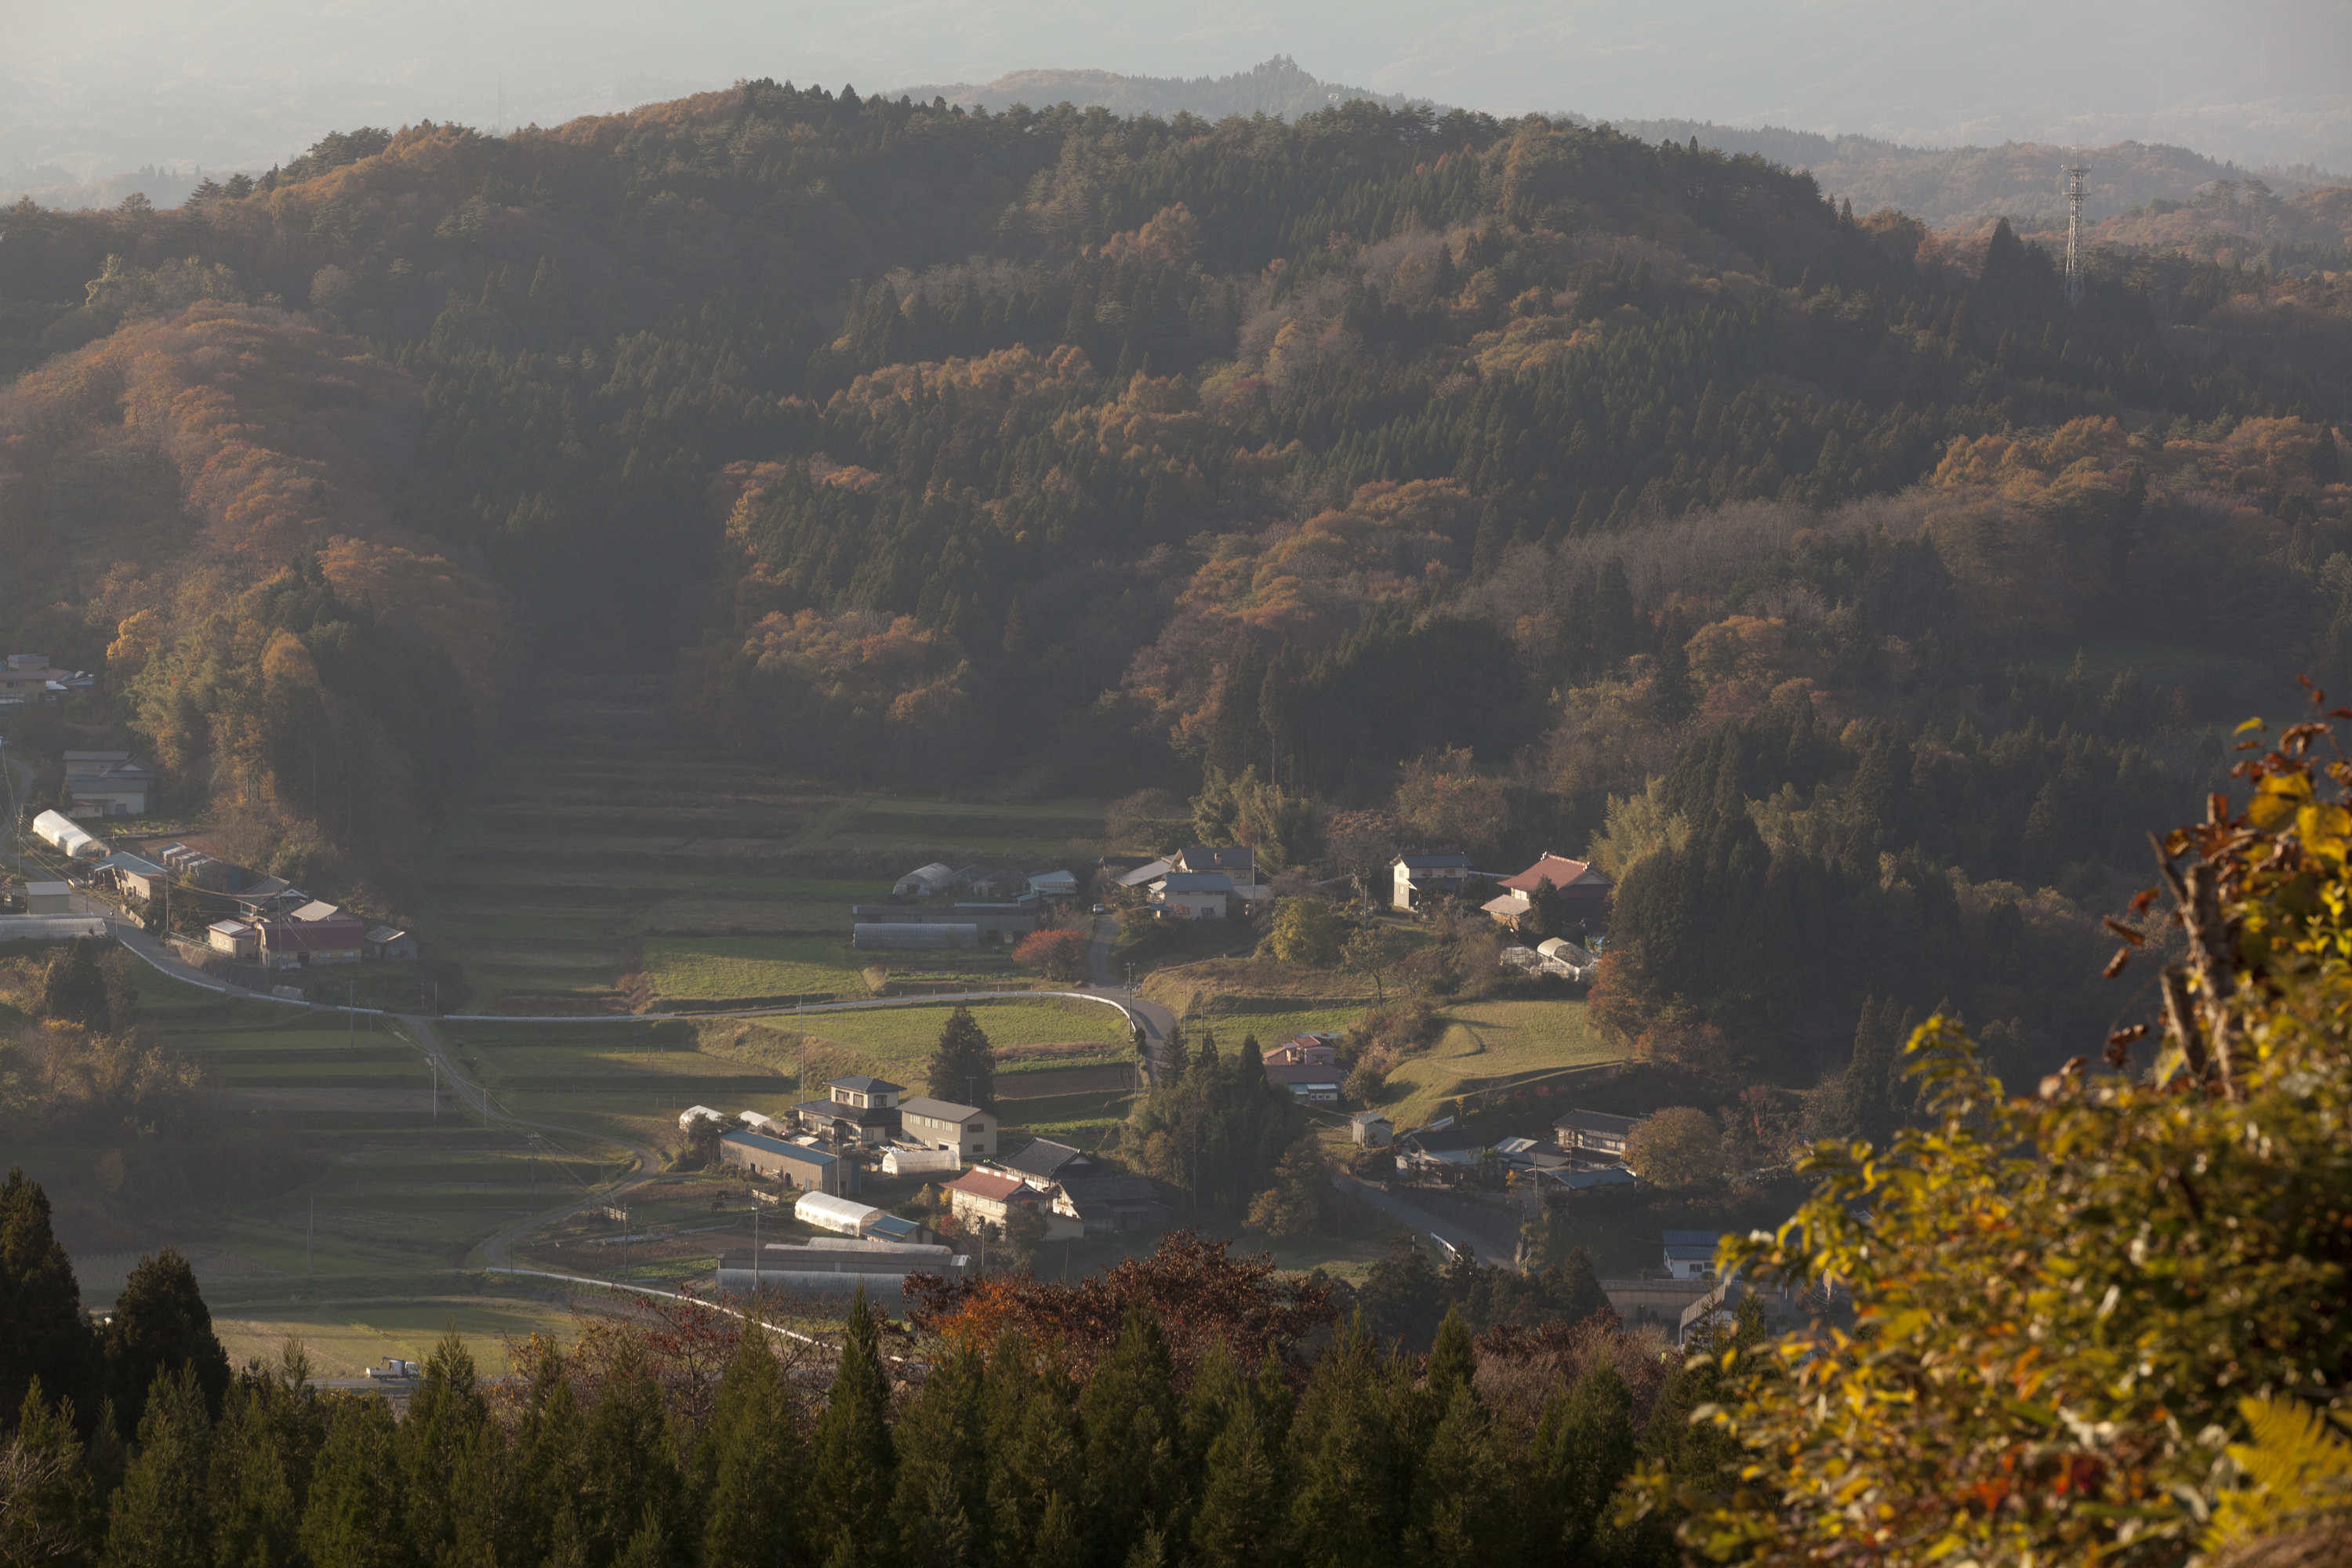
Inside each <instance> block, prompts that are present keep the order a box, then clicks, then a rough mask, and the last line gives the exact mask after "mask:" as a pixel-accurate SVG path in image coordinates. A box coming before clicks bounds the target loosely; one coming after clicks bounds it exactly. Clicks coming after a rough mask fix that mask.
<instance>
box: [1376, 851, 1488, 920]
mask: <svg viewBox="0 0 2352 1568" xmlns="http://www.w3.org/2000/svg"><path fill="white" fill-rule="evenodd" d="M1469 879H1470V857H1469V856H1467V855H1465V854H1463V853H1462V852H1461V851H1459V850H1452V849H1449V850H1444V851H1440V852H1437V853H1434V854H1428V855H1400V856H1398V857H1397V858H1396V859H1395V860H1393V861H1392V862H1391V863H1390V866H1389V902H1390V904H1391V905H1392V906H1393V907H1395V908H1397V909H1400V910H1417V909H1421V908H1423V907H1424V906H1426V905H1427V903H1428V902H1429V900H1432V899H1442V898H1447V897H1450V896H1451V895H1453V894H1455V893H1458V892H1460V891H1461V890H1462V887H1463V884H1464V883H1465V882H1467V881H1469Z"/></svg>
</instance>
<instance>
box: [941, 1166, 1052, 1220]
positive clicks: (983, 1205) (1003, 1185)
mask: <svg viewBox="0 0 2352 1568" xmlns="http://www.w3.org/2000/svg"><path fill="white" fill-rule="evenodd" d="M1054 1191H1055V1189H1053V1188H1052V1187H1050V1186H1049V1187H1047V1188H1045V1189H1043V1190H1040V1189H1039V1188H1036V1187H1033V1186H1031V1185H1030V1184H1028V1183H1027V1182H1024V1181H1023V1180H1022V1179H1021V1178H1020V1177H1018V1176H1007V1175H1003V1174H1000V1173H997V1172H995V1171H980V1170H972V1171H966V1172H965V1173H963V1174H962V1175H961V1176H958V1177H957V1178H956V1179H955V1180H954V1181H952V1182H946V1183H943V1184H940V1192H942V1193H944V1194H947V1200H948V1209H949V1212H950V1213H951V1214H953V1215H955V1217H956V1221H957V1223H958V1224H960V1225H962V1226H983V1225H987V1226H997V1227H999V1228H1002V1227H1003V1225H1004V1222H1005V1221H1006V1220H1007V1219H1009V1218H1010V1217H1011V1216H1012V1215H1013V1210H1014V1209H1016V1208H1022V1207H1026V1208H1029V1209H1031V1210H1033V1211H1034V1212H1035V1213H1037V1214H1040V1215H1043V1214H1045V1213H1047V1212H1049V1211H1050V1210H1051V1208H1052V1206H1053V1198H1054Z"/></svg>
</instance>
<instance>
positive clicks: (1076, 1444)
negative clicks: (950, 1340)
mask: <svg viewBox="0 0 2352 1568" xmlns="http://www.w3.org/2000/svg"><path fill="white" fill-rule="evenodd" d="M1072 1392H1073V1391H1072V1390H1071V1388H1070V1380H1069V1377H1068V1374H1067V1373H1066V1372H1065V1371H1064V1369H1063V1367H1062V1365H1061V1363H1060V1362H1059V1361H1058V1359H1055V1358H1054V1357H1052V1356H1050V1355H1049V1356H1047V1357H1045V1358H1042V1359H1041V1358H1039V1357H1038V1356H1037V1355H1036V1354H1035V1352H1033V1351H1032V1350H1031V1349H1030V1347H1029V1345H1028V1344H1027V1343H1026V1342H1024V1340H1022V1338H1021V1337H1020V1336H1019V1335H1018V1334H1012V1335H1007V1336H1005V1337H1003V1338H1001V1339H999V1340H998V1341H997V1343H996V1349H995V1351H994V1352H992V1354H991V1355H990V1357H989V1362H988V1449H989V1454H990V1457H991V1459H992V1468H991V1470H990V1474H989V1491H988V1507H989V1525H990V1530H991V1533H992V1538H993V1547H992V1551H993V1555H994V1558H995V1560H996V1561H997V1562H999V1563H1061V1564H1064V1565H1065V1568H1075V1565H1076V1562H1077V1552H1078V1542H1077V1536H1076V1524H1075V1521H1074V1519H1073V1515H1072V1508H1071V1501H1070V1494H1071V1493H1072V1491H1073V1490H1075V1489H1076V1487H1078V1486H1080V1485H1083V1484H1084V1478H1085V1449H1084V1447H1083V1446H1082V1445H1081V1443H1080V1440H1079V1435H1078V1423H1077V1412H1076V1410H1075V1409H1073V1408H1072V1405H1073V1400H1072V1397H1071V1395H1072Z"/></svg>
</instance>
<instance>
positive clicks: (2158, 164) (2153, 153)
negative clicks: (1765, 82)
mask: <svg viewBox="0 0 2352 1568" xmlns="http://www.w3.org/2000/svg"><path fill="white" fill-rule="evenodd" d="M1614 123H1615V125H1616V128H1617V129H1618V130H1620V131H1622V132H1625V133H1626V134H1627V135H1629V136H1638V137H1640V138H1641V139H1642V140H1643V141H1644V142H1687V141H1689V140H1690V139H1691V138H1692V137H1694V136H1695V137H1696V138H1697V139H1698V144H1699V145H1700V146H1702V147H1714V148H1717V149H1720V150H1721V151H1723V152H1726V153H1759V154H1760V155H1762V156H1763V157H1766V158H1769V159H1770V160H1771V161H1772V162H1774V163H1783V164H1786V165H1788V166H1789V167H1790V168H1792V169H1804V170H1807V171H1809V172H1810V173H1811V174H1812V176H1813V178H1814V179H1816V180H1817V181H1819V182H1820V183H1821V186H1822V190H1824V191H1826V192H1828V193H1830V194H1831V195H1835V196H1840V197H1843V198H1844V199H1846V200H1850V201H1852V202H1853V205H1854V210H1855V211H1856V212H1863V213H1867V212H1874V211H1876V210H1877V209H1878V208H1880V207H1896V208H1899V209H1900V210H1902V211H1904V212H1906V213H1909V214H1910V215H1911V216H1914V217H1916V218H1922V219H1924V220H1926V221H1927V222H1928V223H1930V224H1934V225H1937V226H1952V225H1962V224H1973V223H1978V222H1981V221H1983V220H1986V219H1990V218H1995V217H2007V218H2011V219H2012V220H2016V221H2019V222H2021V223H2027V224H2032V225H2036V226H2039V225H2042V224H2046V223H2051V222H2063V220H2064V218H2065V216H2066V197H2065V178H2064V174H2063V171H2064V170H2065V168H2066V166H2067V165H2068V164H2069V163H2072V162H2073V161H2074V158H2075V157H2076V156H2078V155H2079V156H2081V157H2082V159H2083V160H2084V163H2085V164H2086V165H2087V166H2088V167H2089V169H2090V171H2091V174H2090V179H2089V181H2088V195H2087V199H2086V200H2085V202H2084V211H2085V215H2086V216H2089V217H2090V218H2092V219H2093V220H2097V219H2100V218H2105V217H2110V216H2116V215H2118V214H2121V213H2124V212H2126V211H2128V210H2130V209H2131V208H2134V207H2139V206H2145V205H2147V204H2148V203H2150V202H2156V201H2170V202H2187V201H2189V200H2190V199H2191V198H2192V197H2194V196H2195V195H2197V194H2198V192H2199V191H2200V190H2202V189H2204V188H2205V187H2206V186H2208V185H2210V184H2212V182H2214V181H2215V180H2233V181H2235V180H2243V179H2245V178H2246V177H2247V176H2248V175H2249V174H2258V175H2259V176H2260V177H2261V178H2262V179H2263V181H2264V182H2265V183H2266V184H2269V185H2270V186H2271V187H2272V188H2273V190H2276V191H2278V192H2279V193H2281V194H2282V195H2284V194H2288V193H2292V192H2295V191H2305V190H2310V189H2312V188H2314V187H2315V186H2319V185H2336V184H2347V183H2352V182H2347V176H2345V175H2342V174H2331V173H2329V172H2328V171H2326V170H2324V169H2317V168H2313V167H2311V166H2310V165H2308V164H2305V165H2299V166H2297V167H2294V168H2290V169H2276V168H2265V169H2260V170H2249V169H2244V168H2241V167H2240V166H2239V165H2238V164H2236V163H2227V162H2224V161H2222V160H2221V159H2218V158H2209V157H2207V156H2205V155H2204V154H2203V153H2195V152H2191V151H2189V149H2188V148H2186V147H2170V146H2164V145H2146V144H2143V143H2141V142H2116V143H2115V144H2114V145H2112V146H2106V147H2092V148H2084V149H2081V150H2079V153H2078V150H2077V149H2074V148H2069V147H2060V146H2053V145H2051V144H2049V143H2047V142H2003V143H2001V144H2000V146H1998V147H1907V146H1905V145H1903V144H1901V143H1900V142H1882V141H1879V140H1877V139H1875V138H1873V137H1868V136H1821V135H1816V134H1814V133H1813V132H1807V131H1790V130H1786V129H1783V128H1782V127H1780V126H1777V125H1766V126H1755V127H1749V126H1737V125H1717V124H1712V123H1710V122H1708V121H1694V120H1621V121H1615V122H1614Z"/></svg>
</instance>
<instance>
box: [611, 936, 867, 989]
mask: <svg viewBox="0 0 2352 1568" xmlns="http://www.w3.org/2000/svg"><path fill="white" fill-rule="evenodd" d="M854 957H855V955H854V954H853V953H852V952H850V950H849V946H848V944H847V943H846V942H843V941H842V940H841V939H840V938H839V937H824V936H797V937H770V936H704V937H660V938H656V939H654V940H650V941H648V942H646V975H647V977H648V978H650V979H651V980H652V981H653V983H654V991H655V993H656V994H657V995H660V996H664V997H676V998H677V999H679V1000H683V1001H697V1002H705V1001H707V1002H730V1001H740V1002H747V1003H748V1002H755V1001H762V1000H770V999H772V998H775V997H779V996H789V995H798V994H802V993H803V992H805V993H807V994H809V996H810V997H811V998H812V999H815V998H818V997H840V998H850V997H855V996H861V995H864V994H866V983H865V982H864V981H863V980H861V979H860V978H859V977H858V966H857V965H856V963H854V962H853V960H854Z"/></svg>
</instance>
